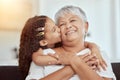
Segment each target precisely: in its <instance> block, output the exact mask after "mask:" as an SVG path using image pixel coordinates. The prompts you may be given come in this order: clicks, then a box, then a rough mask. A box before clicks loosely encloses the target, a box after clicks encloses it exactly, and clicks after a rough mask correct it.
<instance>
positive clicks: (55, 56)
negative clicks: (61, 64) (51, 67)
mask: <svg viewBox="0 0 120 80" xmlns="http://www.w3.org/2000/svg"><path fill="white" fill-rule="evenodd" d="M48 55H49V56H51V57H54V58H56V59H57V60H58V59H59V55H58V54H51V53H48Z"/></svg>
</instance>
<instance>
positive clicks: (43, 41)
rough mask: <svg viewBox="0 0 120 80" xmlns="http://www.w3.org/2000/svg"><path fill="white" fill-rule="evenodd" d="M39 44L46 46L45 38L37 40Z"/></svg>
mask: <svg viewBox="0 0 120 80" xmlns="http://www.w3.org/2000/svg"><path fill="white" fill-rule="evenodd" d="M39 43H40V46H46V45H47V44H48V42H47V41H46V40H41V41H39Z"/></svg>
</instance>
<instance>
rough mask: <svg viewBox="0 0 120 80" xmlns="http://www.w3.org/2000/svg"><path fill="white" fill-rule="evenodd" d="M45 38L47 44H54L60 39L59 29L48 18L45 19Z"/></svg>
mask: <svg viewBox="0 0 120 80" xmlns="http://www.w3.org/2000/svg"><path fill="white" fill-rule="evenodd" d="M45 39H46V40H47V42H48V44H55V43H58V42H60V41H61V38H60V29H59V28H58V26H56V25H55V23H54V21H53V20H52V19H50V18H48V19H47V22H46V24H45Z"/></svg>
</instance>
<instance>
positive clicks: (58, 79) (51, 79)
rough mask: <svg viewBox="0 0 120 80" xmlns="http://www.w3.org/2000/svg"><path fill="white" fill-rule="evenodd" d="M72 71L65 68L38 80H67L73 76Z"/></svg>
mask: <svg viewBox="0 0 120 80" xmlns="http://www.w3.org/2000/svg"><path fill="white" fill-rule="evenodd" d="M74 74H75V73H74V71H73V70H72V68H71V67H70V66H65V67H64V68H62V69H59V70H57V71H55V72H53V73H51V74H49V75H47V76H46V77H44V78H42V79H40V80H68V79H70V78H71V77H72V76H73V75H74Z"/></svg>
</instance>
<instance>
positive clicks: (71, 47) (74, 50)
mask: <svg viewBox="0 0 120 80" xmlns="http://www.w3.org/2000/svg"><path fill="white" fill-rule="evenodd" d="M61 48H63V50H64V51H66V52H69V53H77V52H79V51H81V50H83V49H85V46H84V43H78V44H76V45H73V44H69V45H63V46H62V47H61Z"/></svg>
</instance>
